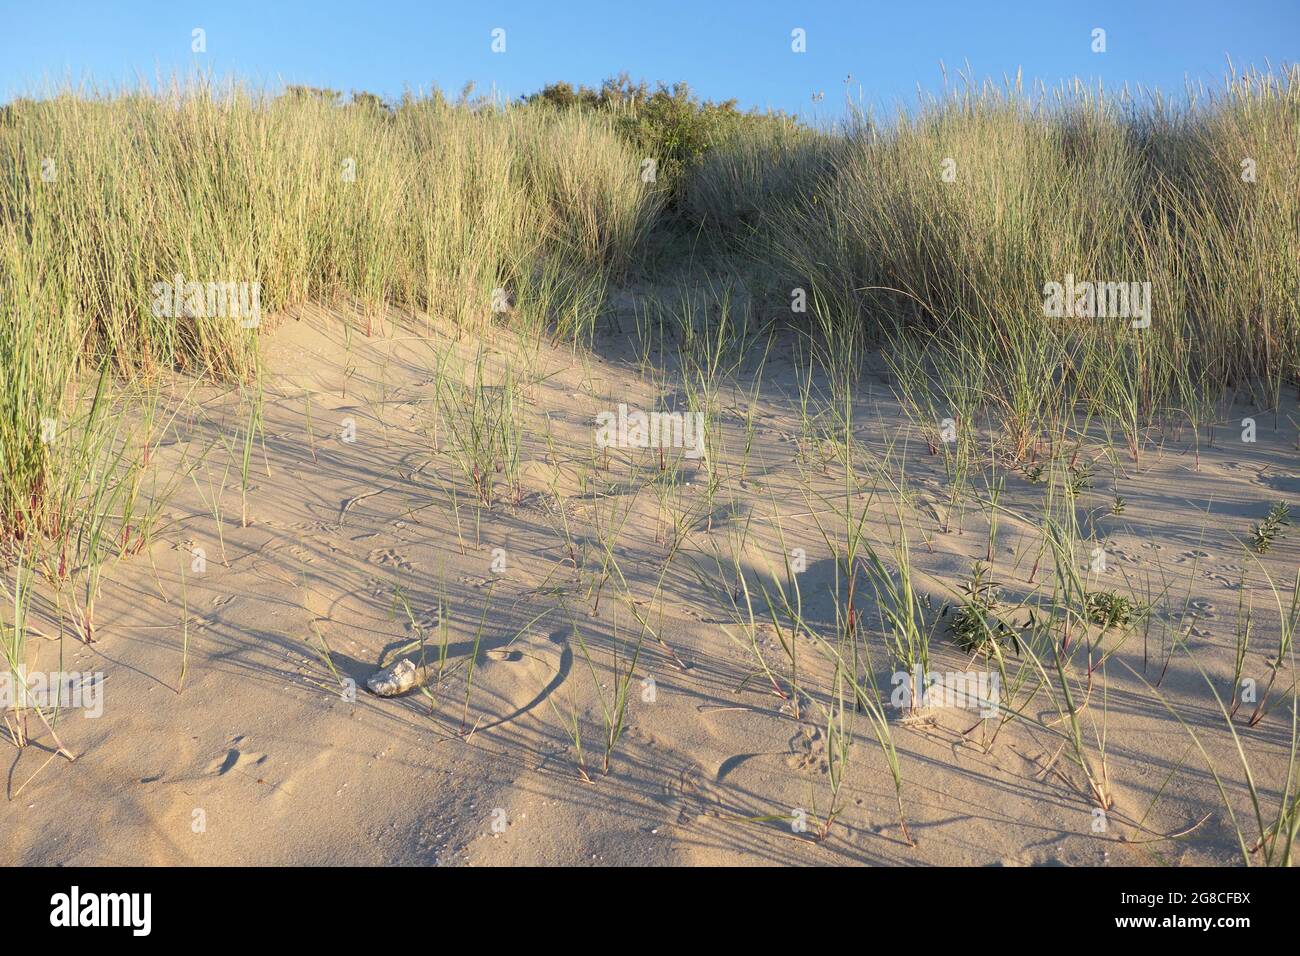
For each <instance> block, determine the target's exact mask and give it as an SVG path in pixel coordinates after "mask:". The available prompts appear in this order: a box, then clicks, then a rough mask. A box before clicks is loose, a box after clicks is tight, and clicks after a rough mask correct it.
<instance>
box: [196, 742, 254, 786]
mask: <svg viewBox="0 0 1300 956" xmlns="http://www.w3.org/2000/svg"><path fill="white" fill-rule="evenodd" d="M243 739H244V738H243V737H236V738H235V740H234V741H232V742H233V743H241V742H242V741H243ZM264 763H266V754H254V753H244V752H243V751H242V750H240V749H239V748H238V747H231V748H230V749H229V750H227V751H226V752H225V753H224V754H223V755H222V756H220V757H218V758H217V759H215V760H213V761H212V762H211V763H209V764H208V765H207V767H206V768H204V772H205V773H210V774H214V775H216V776H218V777H224V776H225V775H226V774H228V773H230V771H232V770H236V769H239V768H241V767H242V768H244V769H247V768H248V767H250V766H253V767H258V766H261V765H262V764H264Z"/></svg>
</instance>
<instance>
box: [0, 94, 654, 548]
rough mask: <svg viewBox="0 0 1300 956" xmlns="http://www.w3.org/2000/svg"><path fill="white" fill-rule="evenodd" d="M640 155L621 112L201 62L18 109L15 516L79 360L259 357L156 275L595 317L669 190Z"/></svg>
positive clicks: (462, 319)
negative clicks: (382, 93) (302, 78)
mask: <svg viewBox="0 0 1300 956" xmlns="http://www.w3.org/2000/svg"><path fill="white" fill-rule="evenodd" d="M639 164H640V157H639V156H636V155H634V154H633V153H632V152H631V151H630V149H629V147H628V146H627V145H626V143H625V142H624V141H623V140H622V139H621V138H619V136H618V135H617V134H616V133H615V131H614V129H613V127H612V120H611V119H610V118H608V117H601V116H598V115H587V114H578V113H574V114H557V113H555V112H554V111H549V110H543V109H536V108H524V107H511V108H496V107H493V106H490V105H486V104H466V103H462V104H458V105H453V104H450V103H448V102H447V101H445V100H444V99H442V98H441V97H440V96H433V97H428V98H413V97H410V98H407V99H406V100H405V101H404V102H403V103H402V104H401V105H400V106H399V107H398V108H396V109H394V110H391V111H389V110H384V109H377V108H375V107H374V106H373V105H372V104H353V105H348V106H341V105H336V104H333V103H330V102H327V101H325V100H323V99H320V98H316V97H312V96H309V95H292V96H282V97H279V98H274V97H270V96H266V95H263V94H261V93H258V92H257V91H254V90H251V89H249V88H246V87H243V86H240V85H237V84H231V85H225V86H222V85H219V84H217V83H215V82H214V81H212V80H211V79H209V78H205V77H197V78H193V79H191V80H188V81H185V82H179V81H173V83H172V84H171V85H170V86H167V87H165V88H161V89H158V90H153V91H145V90H142V91H136V92H122V93H115V94H100V93H98V92H97V91H94V90H76V91H73V90H66V91H63V92H60V93H58V94H57V95H55V96H53V97H51V98H48V99H45V100H40V101H34V100H19V101H16V102H14V103H12V104H10V105H8V106H6V107H4V108H3V109H0V362H2V363H3V366H4V368H5V369H6V375H5V377H4V382H3V385H2V386H0V460H2V464H3V475H4V477H3V479H2V480H0V532H2V533H3V535H4V536H7V537H10V538H12V537H13V536H15V535H16V534H21V533H22V531H23V530H24V528H23V526H22V525H21V522H22V521H24V520H29V516H30V515H31V514H32V513H33V512H38V511H39V510H40V507H41V500H42V498H43V497H44V496H45V495H46V493H47V491H46V489H47V485H48V477H47V474H46V473H47V471H48V468H49V460H48V459H49V456H48V454H47V453H46V452H45V451H44V450H43V448H42V446H41V443H40V438H39V423H40V420H41V418H43V417H52V418H58V417H61V416H60V414H59V411H60V409H61V407H62V406H63V404H64V403H66V402H68V401H69V400H70V396H71V393H72V391H73V389H74V388H75V383H76V381H77V378H78V374H79V373H80V372H81V371H82V369H83V367H84V366H86V365H88V364H90V365H93V366H94V367H95V368H98V367H99V366H100V365H101V364H102V363H103V361H105V360H107V361H108V362H110V363H111V366H112V367H113V369H114V371H115V372H117V373H119V374H130V375H137V374H141V373H144V374H148V373H151V372H153V371H155V370H158V369H163V368H173V367H182V368H190V369H194V370H198V371H201V372H204V373H208V374H213V375H216V376H221V377H227V378H233V379H239V380H244V381H247V380H249V379H251V378H252V377H253V375H254V370H255V366H256V356H257V339H258V336H259V334H260V328H264V327H265V325H263V326H261V327H259V328H250V327H245V326H246V325H249V324H250V323H244V322H240V321H235V319H234V318H232V317H229V316H224V315H214V314H211V313H212V310H204V309H202V308H200V309H191V308H188V307H187V308H185V309H184V310H183V314H181V315H167V314H158V313H159V312H160V311H164V310H159V309H157V308H155V304H156V303H155V300H156V298H157V289H156V288H155V286H156V284H157V283H163V282H167V283H175V281H176V278H177V277H178V276H179V277H181V278H182V280H183V281H184V282H186V283H188V282H199V283H204V284H207V283H213V282H216V283H228V282H234V283H247V284H249V286H252V284H254V283H257V284H258V285H259V287H260V295H259V299H260V307H261V311H262V313H263V314H264V315H265V316H266V317H267V318H268V319H269V318H270V317H272V316H274V315H275V314H276V313H277V312H279V311H281V310H283V309H285V308H288V307H291V306H293V305H295V304H298V303H305V302H308V301H311V302H322V303H326V304H329V303H336V302H338V303H346V304H348V305H350V306H352V307H354V308H356V309H358V310H360V311H361V312H362V313H363V314H366V315H368V316H370V317H371V319H372V321H373V319H374V317H375V316H377V315H378V314H379V313H380V311H381V310H382V308H384V307H386V306H396V307H400V308H406V309H411V310H420V311H423V312H426V313H429V314H434V315H438V316H445V317H449V318H451V319H454V320H455V321H457V322H459V323H462V324H466V325H472V324H473V323H476V322H481V321H485V320H487V319H488V318H490V316H491V314H492V309H493V298H494V292H495V291H496V290H503V291H504V292H505V293H506V294H507V295H509V296H510V297H512V298H513V299H515V300H517V301H518V302H519V303H520V306H521V308H524V307H532V308H534V309H541V310H544V311H545V310H550V309H553V308H557V309H561V310H562V311H563V313H564V314H563V315H561V316H558V317H557V319H558V321H559V322H560V323H561V325H562V331H564V332H566V333H573V334H578V333H580V332H582V331H583V330H584V329H588V328H589V327H590V322H591V318H592V317H593V316H594V314H595V311H596V309H598V307H599V305H600V302H599V296H600V294H601V293H602V291H603V283H602V281H597V280H599V278H600V277H606V276H615V275H618V274H619V273H620V272H621V271H622V270H624V269H626V268H627V266H628V265H629V263H630V262H631V260H632V256H633V254H634V252H635V250H636V248H637V245H638V243H639V241H640V238H641V236H642V234H643V233H644V231H645V230H646V228H647V227H648V225H649V224H650V222H651V221H652V220H653V218H654V215H655V212H656V209H657V207H658V203H660V202H661V199H660V198H659V196H658V194H657V193H656V192H654V191H653V189H652V188H651V187H650V186H649V185H647V184H646V183H643V182H642V181H641V179H640V176H639ZM534 287H538V288H540V289H541V290H542V291H541V293H539V294H533V289H534ZM172 311H173V312H174V311H175V310H174V309H173V310H172ZM541 318H542V320H546V319H548V318H549V317H548V316H545V315H543V316H542V317H541Z"/></svg>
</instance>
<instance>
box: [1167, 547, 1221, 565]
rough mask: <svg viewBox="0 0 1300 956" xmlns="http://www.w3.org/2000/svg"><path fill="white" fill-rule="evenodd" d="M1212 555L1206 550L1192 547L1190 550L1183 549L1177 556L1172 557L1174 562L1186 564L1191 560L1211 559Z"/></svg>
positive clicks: (1212, 558)
mask: <svg viewBox="0 0 1300 956" xmlns="http://www.w3.org/2000/svg"><path fill="white" fill-rule="evenodd" d="M1213 560H1214V555H1212V554H1210V552H1208V551H1201V550H1200V549H1198V548H1193V549H1192V550H1191V551H1184V552H1183V553H1182V554H1180V555H1179V556H1178V557H1176V558H1174V564H1188V563H1190V562H1193V561H1198V562H1199V561H1213Z"/></svg>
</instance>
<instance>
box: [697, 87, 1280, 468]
mask: <svg viewBox="0 0 1300 956" xmlns="http://www.w3.org/2000/svg"><path fill="white" fill-rule="evenodd" d="M773 138H775V139H776V140H777V142H776V143H773V142H772V140H773ZM1297 155H1300V67H1291V68H1287V69H1284V70H1282V71H1281V72H1274V73H1266V74H1261V73H1251V74H1247V75H1244V76H1237V77H1233V78H1230V79H1229V80H1228V81H1227V82H1226V83H1225V84H1224V86H1223V87H1222V88H1220V89H1218V90H1215V91H1212V92H1207V91H1205V90H1201V89H1196V90H1189V91H1188V95H1187V97H1186V98H1185V99H1184V100H1180V101H1179V102H1178V103H1177V104H1175V103H1174V102H1172V101H1170V100H1168V99H1165V98H1163V97H1162V96H1160V95H1159V94H1157V93H1151V94H1145V93H1144V94H1140V95H1134V94H1130V93H1129V92H1128V91H1124V92H1121V93H1119V94H1107V93H1104V92H1102V91H1100V90H1097V89H1090V88H1088V87H1085V86H1084V85H1082V84H1081V83H1075V84H1071V85H1068V86H1064V87H1062V88H1060V89H1058V90H1056V91H1054V92H1051V93H1049V92H1048V91H1046V90H1042V89H1039V90H1037V91H1032V92H1031V91H1026V90H1025V89H1023V88H1022V87H1021V86H1020V84H1019V83H1018V82H1017V83H1014V84H1010V85H1008V86H1006V87H994V86H991V85H979V84H974V83H970V82H968V83H967V84H966V85H965V86H964V88H958V89H954V90H952V91H951V92H950V93H949V94H948V95H946V96H944V97H942V98H938V99H934V100H930V101H927V102H925V103H923V104H922V105H921V107H920V108H919V109H917V110H916V111H914V112H912V113H902V114H900V115H899V116H898V117H897V118H896V119H894V120H893V122H892V123H882V122H878V121H877V120H876V118H875V117H874V116H872V115H870V114H866V113H859V114H856V115H855V116H854V117H853V118H852V120H851V121H850V122H849V124H848V126H847V128H846V129H845V130H844V131H843V132H842V135H840V136H831V137H821V138H818V137H812V136H809V135H808V134H807V133H806V132H805V131H799V130H792V131H790V132H788V133H786V134H783V135H780V134H778V133H776V132H774V131H772V130H767V131H765V132H764V133H763V134H762V135H757V134H756V135H752V136H749V137H748V138H743V139H740V140H737V141H735V142H733V143H732V144H730V145H729V146H726V147H723V148H720V149H719V150H717V151H715V153H713V154H711V155H710V156H709V157H708V158H707V161H706V162H704V163H703V164H701V166H700V167H699V168H698V170H697V173H696V176H697V179H698V180H699V181H698V182H697V183H696V184H695V185H694V186H693V187H692V188H691V190H690V195H691V196H692V197H693V198H694V202H695V208H696V209H697V210H699V214H700V217H701V220H702V221H705V222H709V221H723V222H727V223H728V225H729V227H730V228H731V229H732V230H733V231H735V232H737V233H738V234H739V235H740V236H741V237H742V240H743V243H744V244H745V245H746V246H747V248H748V249H749V250H750V251H751V252H752V253H754V254H755V255H757V256H758V257H759V258H760V260H762V261H764V262H766V263H768V264H770V265H771V267H772V269H773V271H774V273H775V274H776V275H777V277H778V278H777V283H776V285H777V286H778V288H776V289H775V290H774V291H775V292H776V293H777V295H778V296H779V297H781V298H785V300H786V301H787V302H788V301H789V298H788V297H789V295H790V293H791V290H792V289H793V288H795V287H804V288H806V289H807V292H808V301H809V302H810V303H811V302H825V303H826V307H825V308H826V311H828V312H829V314H830V315H832V316H833V317H834V321H836V322H838V323H844V324H847V325H848V326H849V327H850V328H851V329H852V330H853V331H854V332H855V334H859V335H861V336H862V337H863V338H865V339H875V340H877V341H880V340H882V339H886V338H889V337H890V336H895V337H896V336H897V335H898V334H899V333H900V332H903V331H907V332H908V333H911V332H914V331H916V330H924V331H925V332H926V333H927V335H928V338H927V355H928V358H929V360H930V361H931V362H932V363H933V365H935V366H936V367H937V369H938V372H937V374H939V375H940V376H941V377H952V373H953V372H955V374H956V375H957V376H958V377H960V376H961V375H963V374H965V375H970V374H973V373H974V372H975V370H976V369H980V368H987V369H988V371H989V373H990V375H989V379H990V381H991V382H992V383H995V385H993V386H991V387H990V389H989V393H988V394H987V395H986V396H985V404H986V405H987V406H989V407H991V408H992V409H993V410H994V411H995V412H1000V413H1002V415H1003V416H1005V417H1008V418H1011V419H1013V420H1014V419H1016V418H1019V419H1022V421H1019V422H1014V424H1018V425H1019V426H1020V427H1024V428H1031V427H1033V423H1032V421H1024V420H1023V419H1026V418H1032V413H1031V409H1032V408H1033V407H1034V406H1035V405H1036V404H1038V403H1040V402H1046V403H1047V404H1053V403H1054V401H1055V400H1056V393H1058V392H1061V393H1063V394H1064V398H1065V399H1066V400H1067V402H1068V404H1069V405H1070V406H1071V407H1073V408H1084V409H1090V410H1099V411H1102V412H1104V413H1106V414H1107V415H1108V416H1109V415H1114V416H1115V417H1117V418H1119V419H1121V420H1122V422H1123V423H1124V424H1125V425H1126V431H1127V432H1132V431H1135V430H1140V429H1141V428H1142V427H1145V426H1146V425H1149V424H1150V423H1151V422H1153V421H1154V420H1155V419H1156V418H1158V417H1160V416H1162V415H1165V414H1167V413H1168V412H1169V410H1170V409H1171V408H1178V409H1180V410H1181V411H1180V413H1179V414H1180V415H1181V414H1182V412H1183V411H1185V412H1186V414H1187V415H1188V416H1191V420H1192V423H1193V424H1194V425H1195V424H1196V423H1197V422H1199V421H1200V420H1202V418H1203V416H1204V413H1205V410H1206V407H1207V405H1208V406H1212V405H1213V403H1214V402H1215V401H1217V400H1218V399H1219V398H1220V397H1222V395H1223V393H1224V391H1225V389H1226V390H1236V391H1237V392H1238V393H1239V394H1242V395H1243V397H1249V398H1252V399H1254V400H1257V401H1259V402H1262V403H1266V404H1273V403H1275V402H1276V400H1277V397H1278V393H1279V392H1280V391H1281V389H1282V388H1283V387H1284V386H1286V385H1288V384H1295V383H1297V381H1300V375H1298V372H1297V370H1298V369H1300V307H1298V304H1300V230H1298V229H1297V222H1300V199H1298V198H1297V197H1300V164H1298V163H1297V161H1296V157H1297ZM774 182H775V183H776V184H777V185H776V186H775V187H774V186H773V183H774ZM744 196H760V197H770V201H766V202H762V203H759V204H757V205H755V204H746V203H745V202H743V201H741V200H740V199H739V198H738V197H744ZM1067 274H1069V275H1072V276H1074V277H1075V278H1076V279H1077V280H1078V281H1084V280H1093V281H1108V282H1110V281H1113V282H1121V281H1123V282H1150V283H1151V302H1152V308H1151V324H1150V327H1149V328H1145V329H1134V328H1133V327H1132V325H1131V323H1129V322H1127V321H1124V320H1122V319H1114V318H1068V317H1066V318H1052V317H1049V316H1047V315H1045V313H1044V291H1045V290H1044V285H1045V283H1047V282H1051V281H1056V282H1064V277H1065V276H1066V275H1067ZM814 311H818V310H816V309H814ZM795 318H796V319H799V318H800V317H799V316H795ZM934 346H938V347H937V348H936V347H934ZM945 369H948V370H949V371H947V372H945V371H944V370H945ZM1229 394H1231V392H1229ZM1022 450H1023V449H1022Z"/></svg>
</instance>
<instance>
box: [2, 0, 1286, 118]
mask: <svg viewBox="0 0 1300 956" xmlns="http://www.w3.org/2000/svg"><path fill="white" fill-rule="evenodd" d="M195 27H201V28H203V29H204V30H205V31H206V39H207V52H206V53H204V54H202V55H195V54H193V53H192V52H191V49H190V46H191V30H192V29H193V28H195ZM497 27H500V28H502V29H504V30H505V31H506V32H505V41H506V50H505V52H504V53H499V54H494V53H493V52H492V50H491V42H492V37H491V32H492V30H493V29H494V28H497ZM796 27H799V28H802V29H804V30H805V31H806V36H807V52H806V53H803V54H795V53H792V52H791V48H790V47H791V36H790V33H791V30H792V29H794V28H796ZM1095 27H1101V28H1103V29H1105V30H1106V47H1107V49H1106V52H1105V53H1093V52H1092V50H1091V48H1090V47H1091V43H1092V37H1091V33H1092V30H1093V29H1094V28H1095ZM1229 55H1230V56H1231V57H1232V58H1233V61H1234V62H1235V63H1236V64H1237V66H1238V67H1239V68H1240V67H1244V66H1247V65H1250V64H1254V65H1257V66H1261V67H1262V66H1263V65H1264V62H1265V60H1271V61H1272V62H1273V64H1274V65H1275V66H1276V65H1278V64H1280V63H1284V62H1285V63H1294V62H1296V61H1297V60H1300V0H1177V2H1175V0H1149V2H1147V0H1127V2H1114V3H1111V2H1096V3H1085V2H1062V0H1016V2H1011V0H1006V2H997V0H983V2H981V0H964V2H956V0H954V2H949V0H889V2H874V0H859V2H837V3H810V2H805V3H770V2H762V0H750V2H711V0H695V2H674V0H603V2H598V3H597V2H568V3H566V2H563V0H555V2H546V3H541V2H538V3H523V2H513V3H505V2H479V0H469V2H467V0H460V2H452V3H444V2H431V0H425V2H407V0H400V2H391V3H385V2H362V0H346V2H340V0H314V2H284V3H277V2H274V0H261V2H247V0H228V2H187V0H169V2H162V0H142V2H137V3H114V2H58V0H17V2H15V0H3V2H0V101H8V100H9V99H12V98H13V97H14V96H17V95H21V94H24V93H31V92H39V91H41V90H42V89H43V88H44V87H45V86H46V85H47V84H48V83H49V82H51V81H53V82H58V81H61V80H64V79H66V78H69V77H71V78H72V79H74V80H81V79H84V78H91V79H93V80H94V81H96V82H98V83H100V84H101V85H109V86H116V85H119V84H121V83H123V82H128V83H129V82H133V81H134V80H135V79H136V78H137V77H144V78H146V79H150V80H151V79H153V78H154V77H156V76H158V75H159V74H163V75H170V74H171V73H172V72H173V71H179V72H182V73H184V72H187V71H189V70H190V69H192V68H193V66H194V65H196V64H197V65H199V66H201V67H202V68H203V69H205V70H209V71H212V72H214V73H216V74H218V75H226V74H231V73H233V74H237V75H239V76H241V77H244V78H248V79H251V80H253V81H254V82H255V83H256V84H258V85H264V86H270V87H272V88H275V87H278V86H279V85H280V84H281V83H307V84H310V85H313V86H328V87H333V88H336V89H342V90H344V91H350V90H354V89H357V90H362V89H364V90H369V91H371V92H375V93H379V94H381V95H385V96H394V97H395V96H397V95H399V94H400V93H401V92H402V90H403V89H404V88H410V89H421V88H423V89H428V88H429V87H430V86H431V85H434V84H437V85H438V86H440V87H441V88H442V89H444V90H445V91H447V92H451V93H454V92H456V91H458V90H459V89H460V88H461V87H462V86H463V85H464V84H465V83H466V81H470V80H472V81H474V83H475V84H476V86H477V87H478V90H479V91H480V92H487V91H490V90H492V89H496V90H497V91H499V92H500V93H502V94H504V95H507V96H517V95H519V94H522V93H526V92H530V91H533V90H536V89H538V88H539V87H541V86H543V85H544V84H545V83H547V82H550V81H553V80H560V79H564V80H568V81H570V82H573V83H579V82H581V83H587V84H590V85H595V84H596V83H598V82H599V81H600V80H601V79H602V78H603V77H605V76H609V75H612V74H615V73H618V72H619V71H620V70H626V71H628V72H629V73H630V74H632V76H633V77H634V78H644V79H646V80H650V81H652V82H653V81H656V80H665V81H675V80H686V81H687V82H688V83H690V84H691V86H692V87H693V88H695V89H696V90H697V91H698V92H699V93H700V94H701V95H703V96H707V97H710V98H715V99H723V98H728V97H733V96H734V97H736V98H738V99H739V100H740V102H741V103H742V104H743V105H745V106H755V107H779V108H782V109H786V110H790V111H797V112H799V113H801V114H803V115H806V116H812V115H821V116H824V117H827V116H834V115H836V114H837V113H839V112H841V111H842V104H843V101H844V92H845V89H846V86H845V82H844V81H845V77H846V76H849V75H850V74H851V75H852V77H853V81H852V83H851V84H850V89H851V90H852V93H853V96H854V97H855V98H857V97H858V96H859V94H860V95H861V98H862V99H863V100H864V101H865V102H867V103H872V104H877V105H879V104H884V105H886V106H889V105H892V104H894V103H898V102H904V103H908V102H911V101H913V100H914V99H915V93H916V89H917V86H918V85H919V86H921V87H922V88H924V89H927V90H938V89H941V88H942V74H941V72H940V68H939V63H940V61H943V62H945V63H946V64H947V66H948V68H949V71H950V73H951V72H953V71H955V70H956V69H958V68H960V67H962V65H963V64H964V63H966V61H969V62H970V65H971V67H972V69H973V71H974V72H975V74H976V75H977V76H993V77H999V78H1000V77H1001V76H1003V75H1004V74H1006V75H1014V74H1015V72H1016V70H1017V68H1023V70H1024V75H1025V77H1026V78H1027V79H1033V78H1037V79H1042V80H1045V81H1047V82H1048V83H1049V84H1053V83H1055V82H1056V81H1058V80H1060V79H1062V78H1067V77H1072V76H1076V75H1077V76H1082V77H1087V78H1096V79H1101V80H1103V81H1104V82H1105V83H1106V84H1107V85H1109V86H1119V85H1122V84H1123V83H1124V82H1126V81H1127V82H1128V83H1130V84H1144V85H1147V86H1151V85H1155V86H1159V87H1161V88H1162V89H1164V90H1166V91H1168V92H1180V91H1181V90H1182V88H1183V83H1184V79H1185V78H1187V77H1190V78H1192V79H1194V80H1197V79H1203V80H1205V81H1207V82H1217V81H1218V80H1219V79H1221V77H1222V76H1223V73H1224V71H1225V69H1226V63H1227V61H1226V57H1227V56H1229ZM818 92H824V94H825V96H824V99H823V100H821V101H820V102H815V101H814V99H813V96H814V94H816V93H818Z"/></svg>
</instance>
